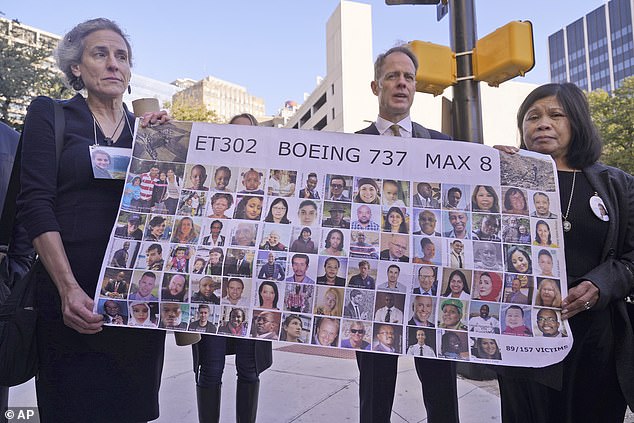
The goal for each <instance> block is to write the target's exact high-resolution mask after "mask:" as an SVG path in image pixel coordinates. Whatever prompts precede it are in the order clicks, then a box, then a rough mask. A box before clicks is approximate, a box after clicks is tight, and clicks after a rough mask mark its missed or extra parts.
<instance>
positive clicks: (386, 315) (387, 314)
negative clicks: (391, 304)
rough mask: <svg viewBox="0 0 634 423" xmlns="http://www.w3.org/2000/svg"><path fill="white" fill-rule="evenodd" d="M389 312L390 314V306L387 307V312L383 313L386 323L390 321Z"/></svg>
mask: <svg viewBox="0 0 634 423" xmlns="http://www.w3.org/2000/svg"><path fill="white" fill-rule="evenodd" d="M391 314H392V309H391V308H388V309H387V313H385V321H386V322H387V323H390V317H391Z"/></svg>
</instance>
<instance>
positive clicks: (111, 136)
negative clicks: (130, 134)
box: [90, 109, 130, 146]
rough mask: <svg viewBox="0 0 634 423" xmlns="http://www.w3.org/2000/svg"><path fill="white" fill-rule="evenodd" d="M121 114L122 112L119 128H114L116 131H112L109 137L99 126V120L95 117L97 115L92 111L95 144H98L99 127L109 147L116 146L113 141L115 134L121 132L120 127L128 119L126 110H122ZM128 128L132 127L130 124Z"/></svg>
mask: <svg viewBox="0 0 634 423" xmlns="http://www.w3.org/2000/svg"><path fill="white" fill-rule="evenodd" d="M121 112H122V113H121V119H119V123H117V126H116V127H115V128H114V131H112V135H110V136H109V137H108V136H106V133H105V131H104V130H103V128H102V127H101V125H100V124H99V121H98V120H97V117H96V116H95V114H94V113H93V112H92V110H91V111H90V114H91V115H92V122H93V129H94V132H95V144H97V127H99V130H100V131H101V133H102V134H103V135H104V141H105V142H106V144H107V145H109V146H110V145H112V144H114V141H113V138H114V134H116V133H117V131H118V130H119V127H120V126H121V124H122V123H123V120H124V119H125V118H126V115H125V110H123V109H122V110H121ZM128 126H130V123H129V122H128Z"/></svg>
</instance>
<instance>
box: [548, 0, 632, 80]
mask: <svg viewBox="0 0 634 423" xmlns="http://www.w3.org/2000/svg"><path fill="white" fill-rule="evenodd" d="M633 22H634V0H610V1H608V2H606V4H603V5H601V6H599V7H598V8H596V9H595V10H593V11H592V12H590V13H588V14H587V15H585V16H582V17H581V18H579V19H577V20H576V21H574V22H572V23H571V24H569V25H566V26H565V27H564V28H562V29H560V30H559V31H557V32H556V33H554V34H552V35H551V36H550V37H548V54H549V61H550V80H551V81H552V82H572V83H574V84H577V85H578V86H579V87H580V88H582V89H584V90H587V91H592V90H596V89H603V90H605V91H608V92H611V91H613V90H614V89H615V88H618V87H619V86H620V85H621V82H622V81H623V79H625V78H627V77H628V76H632V75H634V38H633V33H632V24H633Z"/></svg>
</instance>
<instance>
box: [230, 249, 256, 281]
mask: <svg viewBox="0 0 634 423" xmlns="http://www.w3.org/2000/svg"><path fill="white" fill-rule="evenodd" d="M233 251H234V257H228V258H227V261H226V262H225V272H224V273H225V274H226V275H229V276H251V263H250V262H249V260H247V259H246V257H245V255H246V253H245V251H244V250H233Z"/></svg>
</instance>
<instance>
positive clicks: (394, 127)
mask: <svg viewBox="0 0 634 423" xmlns="http://www.w3.org/2000/svg"><path fill="white" fill-rule="evenodd" d="M390 129H391V130H392V134H393V135H394V136H395V137H400V136H401V130H400V129H401V128H400V126H398V125H397V124H394V125H392V126H390Z"/></svg>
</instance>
